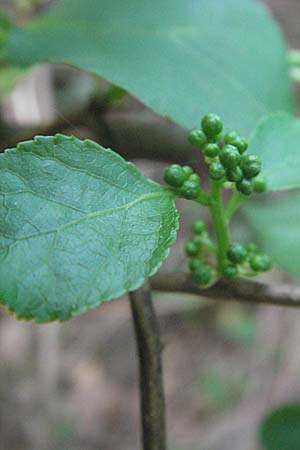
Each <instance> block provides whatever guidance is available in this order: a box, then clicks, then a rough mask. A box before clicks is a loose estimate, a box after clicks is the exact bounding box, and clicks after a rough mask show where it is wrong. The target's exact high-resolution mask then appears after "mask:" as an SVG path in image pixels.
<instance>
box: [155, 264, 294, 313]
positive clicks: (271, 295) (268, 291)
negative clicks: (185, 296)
mask: <svg viewBox="0 0 300 450" xmlns="http://www.w3.org/2000/svg"><path fill="white" fill-rule="evenodd" d="M151 286H152V288H153V289H155V290H158V291H165V292H184V293H189V294H196V295H199V296H201V297H205V298H212V299H214V300H234V301H239V302H249V303H262V304H266V305H275V306H276V305H277V306H289V307H298V308H300V286H299V285H293V284H282V283H280V284H270V285H268V284H264V283H261V282H258V281H249V280H238V281H235V282H231V283H229V282H225V281H219V282H218V283H217V284H215V285H214V286H212V287H210V288H208V289H201V288H200V287H198V286H197V285H196V284H194V283H193V282H192V280H191V277H190V276H189V275H188V274H186V273H178V272H176V273H163V272H160V273H158V274H156V275H155V276H154V277H152V278H151Z"/></svg>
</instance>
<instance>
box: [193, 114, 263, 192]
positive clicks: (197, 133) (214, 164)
mask: <svg viewBox="0 0 300 450" xmlns="http://www.w3.org/2000/svg"><path fill="white" fill-rule="evenodd" d="M201 128H202V129H199V130H193V131H191V132H190V133H189V137H188V139H189V141H190V143H191V144H193V145H196V146H197V147H199V148H201V149H202V151H203V155H204V157H205V161H206V162H207V163H208V164H209V175H210V178H211V179H213V180H219V181H223V182H225V181H227V182H229V183H230V187H232V185H235V186H236V189H237V190H238V191H239V192H240V193H242V194H244V195H250V194H252V192H264V191H265V190H266V183H265V181H264V179H263V178H262V177H260V176H258V175H259V173H260V171H261V161H260V159H259V158H258V156H256V155H250V154H246V151H247V149H248V142H247V140H246V139H245V138H244V137H242V136H239V135H238V134H237V133H236V132H235V131H230V132H228V133H226V134H225V136H222V134H221V133H222V130H223V124H222V121H221V119H220V118H219V116H217V115H216V114H207V115H205V116H204V117H203V119H202V122H201Z"/></svg>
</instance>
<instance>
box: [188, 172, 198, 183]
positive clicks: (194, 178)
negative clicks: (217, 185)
mask: <svg viewBox="0 0 300 450" xmlns="http://www.w3.org/2000/svg"><path fill="white" fill-rule="evenodd" d="M189 180H190V181H196V182H197V183H198V184H199V183H200V177H199V175H198V174H197V173H192V175H190V176H189Z"/></svg>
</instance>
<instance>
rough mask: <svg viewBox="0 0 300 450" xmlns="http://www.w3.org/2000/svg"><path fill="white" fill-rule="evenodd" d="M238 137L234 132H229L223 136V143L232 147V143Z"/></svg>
mask: <svg viewBox="0 0 300 450" xmlns="http://www.w3.org/2000/svg"><path fill="white" fill-rule="evenodd" d="M237 137H238V135H237V133H236V132H235V131H229V132H228V133H226V134H225V136H224V142H225V144H231V145H234V141H235V140H236V138H237Z"/></svg>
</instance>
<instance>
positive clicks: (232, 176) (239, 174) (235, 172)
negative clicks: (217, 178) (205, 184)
mask: <svg viewBox="0 0 300 450" xmlns="http://www.w3.org/2000/svg"><path fill="white" fill-rule="evenodd" d="M226 177H227V180H228V181H233V182H234V183H237V182H238V181H241V179H242V178H243V171H242V169H241V168H240V167H239V166H237V167H234V168H233V169H227V170H226Z"/></svg>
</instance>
